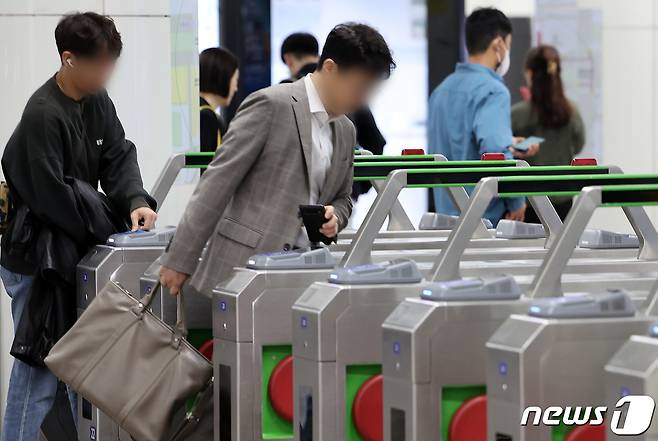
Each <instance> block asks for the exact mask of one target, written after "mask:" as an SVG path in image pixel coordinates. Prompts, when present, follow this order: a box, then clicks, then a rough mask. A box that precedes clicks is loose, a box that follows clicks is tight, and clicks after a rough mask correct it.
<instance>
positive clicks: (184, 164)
mask: <svg viewBox="0 0 658 441" xmlns="http://www.w3.org/2000/svg"><path fill="white" fill-rule="evenodd" d="M214 156H215V153H214V152H186V153H176V154H175V155H172V156H171V157H170V158H169V159H168V160H167V162H166V164H165V166H164V168H163V169H162V171H161V172H160V175H158V178H157V179H156V180H155V184H153V188H152V189H151V191H150V194H151V196H153V199H155V201H156V202H157V203H158V209H159V208H160V207H161V206H162V203H163V202H164V200H165V198H166V197H167V194H168V193H169V190H171V187H172V186H173V185H174V182H175V181H176V177H177V176H178V173H180V171H181V170H182V169H184V168H199V169H204V168H207V167H208V164H210V161H212V158H213V157H214Z"/></svg>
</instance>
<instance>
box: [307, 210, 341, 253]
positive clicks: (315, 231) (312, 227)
mask: <svg viewBox="0 0 658 441" xmlns="http://www.w3.org/2000/svg"><path fill="white" fill-rule="evenodd" d="M324 210H325V208H324V206H323V205H300V206H299V217H301V218H302V220H303V221H304V227H306V234H307V235H308V240H310V241H311V243H312V244H317V243H320V242H322V243H323V244H325V245H330V244H331V243H332V242H335V241H336V237H327V236H325V235H324V234H322V233H320V228H322V225H323V224H325V223H327V219H325V217H324V214H325V211H324Z"/></svg>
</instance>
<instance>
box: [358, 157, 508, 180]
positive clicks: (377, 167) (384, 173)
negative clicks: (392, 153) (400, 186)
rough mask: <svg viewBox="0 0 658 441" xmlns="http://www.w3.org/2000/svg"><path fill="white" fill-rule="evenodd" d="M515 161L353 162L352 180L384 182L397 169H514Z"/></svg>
mask: <svg viewBox="0 0 658 441" xmlns="http://www.w3.org/2000/svg"><path fill="white" fill-rule="evenodd" d="M518 165H519V162H517V161H434V162H429V161H390V162H388V161H386V162H378V161H372V162H355V163H354V180H355V181H357V182H358V181H383V180H386V178H387V177H388V175H389V173H391V172H392V171H394V170H398V169H405V170H416V169H419V170H423V169H432V170H434V169H436V168H442V169H446V168H455V169H457V168H459V169H462V168H477V169H483V168H485V169H489V168H494V167H516V166H518Z"/></svg>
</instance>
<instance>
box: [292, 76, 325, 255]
mask: <svg viewBox="0 0 658 441" xmlns="http://www.w3.org/2000/svg"><path fill="white" fill-rule="evenodd" d="M311 75H313V74H308V75H306V76H305V77H304V85H305V86H306V94H307V95H308V105H309V110H310V111H311V141H312V153H311V170H310V171H309V200H308V203H309V204H317V203H318V198H319V197H320V192H321V190H322V187H323V186H324V181H325V178H326V176H327V170H329V167H330V166H331V157H332V155H333V153H334V142H333V131H332V129H331V122H332V121H333V120H334V118H330V117H329V114H328V113H327V111H326V109H325V108H324V104H322V101H321V100H320V96H319V95H318V91H317V89H316V88H315V84H313V80H312V79H311ZM295 245H297V246H298V247H305V246H308V236H307V235H306V231H305V230H304V228H302V232H301V233H300V235H299V237H298V239H297V242H296V243H295Z"/></svg>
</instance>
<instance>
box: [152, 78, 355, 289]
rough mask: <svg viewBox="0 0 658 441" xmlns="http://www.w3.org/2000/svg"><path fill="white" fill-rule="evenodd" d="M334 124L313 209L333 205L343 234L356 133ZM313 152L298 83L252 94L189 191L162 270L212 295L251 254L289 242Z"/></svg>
mask: <svg viewBox="0 0 658 441" xmlns="http://www.w3.org/2000/svg"><path fill="white" fill-rule="evenodd" d="M331 124H332V130H333V140H334V152H333V157H332V160H331V168H330V169H329V170H328V172H327V176H326V181H325V185H324V187H323V188H322V189H321V192H320V197H319V199H320V200H319V201H318V203H320V204H323V205H333V206H334V207H335V209H336V214H337V216H338V223H339V228H341V229H342V228H343V227H345V226H346V225H347V222H348V219H349V217H350V214H351V212H352V200H351V198H350V192H351V189H352V174H353V155H354V147H355V145H356V134H355V130H354V125H353V124H352V122H351V121H350V120H349V119H348V118H347V117H345V116H343V117H341V118H338V119H337V120H335V121H333V122H332V123H331ZM311 152H312V141H311V113H310V110H309V104H308V97H307V95H306V88H305V86H304V81H303V80H299V81H297V82H295V83H289V84H277V85H274V86H271V87H268V88H266V89H263V90H259V91H257V92H255V93H253V94H251V95H249V96H248V97H247V98H246V99H245V100H244V102H243V103H242V105H241V106H240V108H239V109H238V112H237V114H236V115H235V117H234V118H233V120H232V121H231V125H230V128H229V130H228V132H227V133H226V136H225V137H224V140H223V142H222V145H221V146H220V147H219V149H218V153H217V155H216V157H215V159H214V160H213V161H212V163H211V164H210V166H209V167H208V169H207V170H206V172H205V173H204V174H203V176H202V177H201V180H200V181H199V184H198V185H197V187H196V189H195V190H194V194H193V195H192V198H191V199H190V201H189V203H188V205H187V207H186V209H185V213H184V214H183V216H182V219H181V221H180V223H179V225H178V229H177V231H176V235H175V237H174V239H173V241H172V242H171V244H170V246H169V248H168V250H167V252H166V254H165V256H164V261H163V264H164V265H165V266H168V267H170V268H173V269H175V270H177V271H180V272H183V273H187V274H191V275H192V278H191V280H190V283H191V284H192V286H193V287H194V288H195V289H197V290H199V291H200V292H210V291H211V290H212V289H213V288H214V287H215V286H216V285H217V284H218V283H219V282H220V281H222V280H224V279H225V278H226V277H227V276H228V275H229V274H230V273H231V270H232V269H233V268H234V267H235V266H243V265H244V264H245V263H246V260H247V258H248V257H249V256H251V255H253V254H255V253H259V252H265V251H276V250H281V249H283V248H284V247H286V246H290V245H291V244H294V242H295V240H296V238H297V235H298V233H299V229H300V228H301V220H300V219H299V218H298V217H297V212H298V211H299V210H298V209H299V205H300V204H307V203H308V199H309V170H310V167H311ZM206 243H208V248H207V250H206V252H205V254H204V256H203V259H202V260H201V261H199V257H200V256H201V252H202V250H203V248H204V246H205V245H206Z"/></svg>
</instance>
